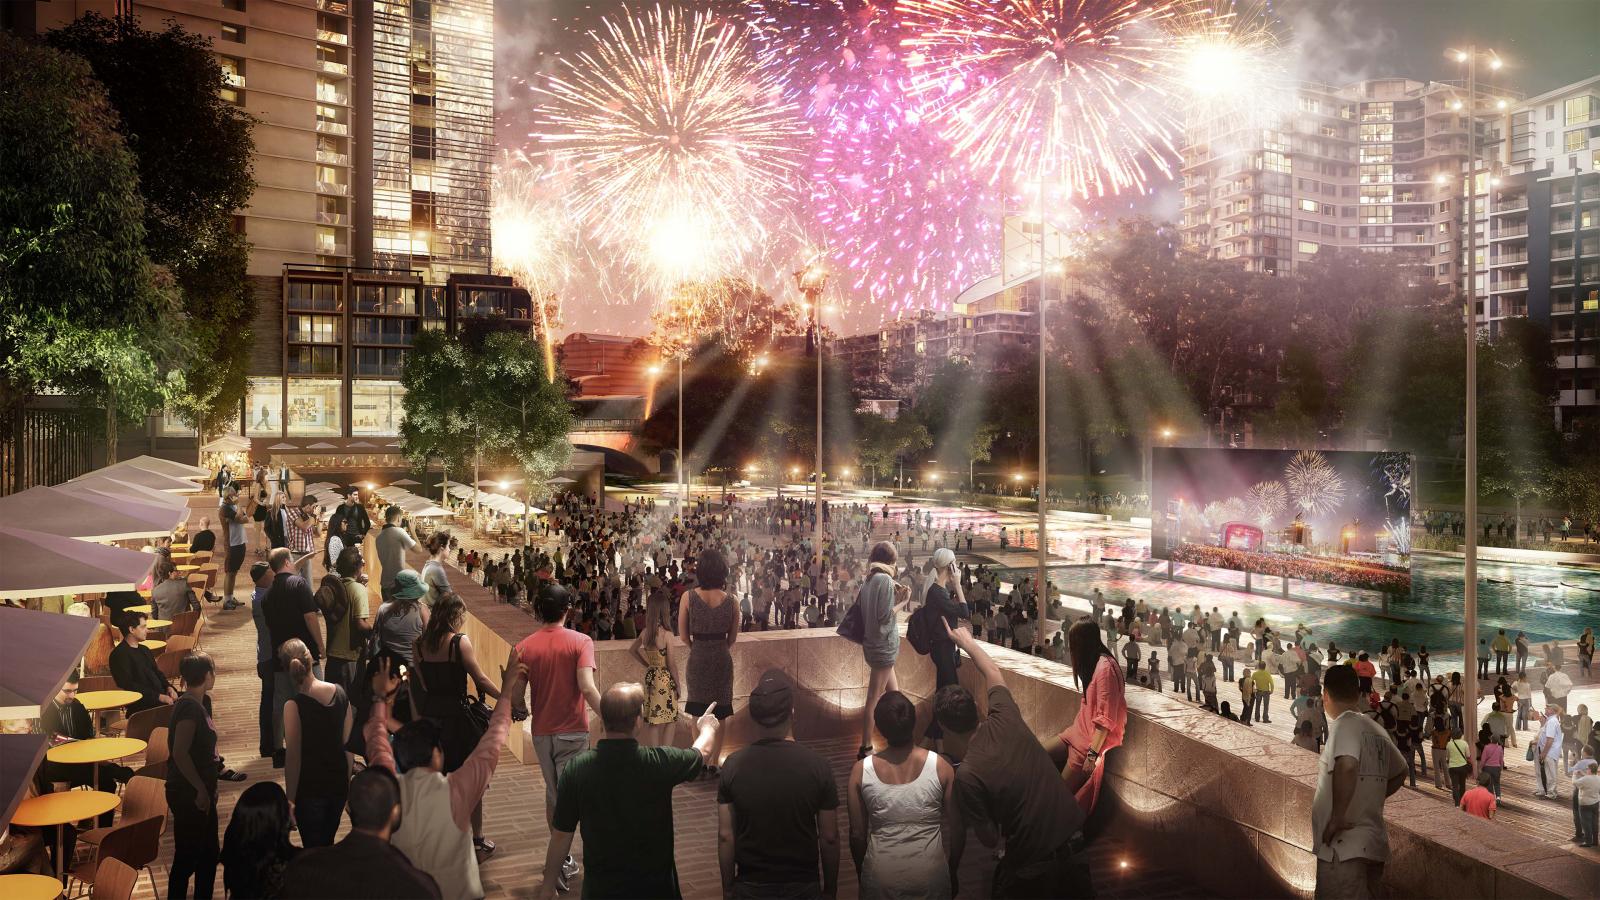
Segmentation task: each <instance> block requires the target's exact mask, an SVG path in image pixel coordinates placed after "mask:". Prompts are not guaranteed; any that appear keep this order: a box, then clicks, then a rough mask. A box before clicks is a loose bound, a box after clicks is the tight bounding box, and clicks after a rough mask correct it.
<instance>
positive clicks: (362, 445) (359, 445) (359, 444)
mask: <svg viewBox="0 0 1600 900" xmlns="http://www.w3.org/2000/svg"><path fill="white" fill-rule="evenodd" d="M345 446H346V447H349V448H350V449H352V450H376V449H378V445H377V444H369V443H367V442H366V441H356V442H355V443H353V444H346V445H345Z"/></svg>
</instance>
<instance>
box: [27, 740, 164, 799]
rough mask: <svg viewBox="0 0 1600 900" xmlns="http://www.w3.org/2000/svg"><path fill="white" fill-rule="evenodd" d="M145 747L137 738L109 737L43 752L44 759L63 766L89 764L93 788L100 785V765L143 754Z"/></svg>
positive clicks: (75, 742) (76, 742)
mask: <svg viewBox="0 0 1600 900" xmlns="http://www.w3.org/2000/svg"><path fill="white" fill-rule="evenodd" d="M146 746H147V745H146V744H145V742H144V741H141V740H139V739H138V738H126V737H109V738H89V739H87V740H82V741H72V742H70V743H66V744H58V745H56V746H54V747H51V748H50V749H49V750H48V751H46V752H45V755H44V758H45V759H48V760H50V761H51V762H53V763H61V764H63V765H75V764H76V765H82V764H84V763H89V764H91V765H93V766H94V781H92V782H90V784H93V785H95V786H97V787H98V786H99V784H100V764H101V763H103V762H111V761H112V760H116V759H122V758H123V757H125V756H132V755H134V754H135V753H143V752H144V750H145V747H146Z"/></svg>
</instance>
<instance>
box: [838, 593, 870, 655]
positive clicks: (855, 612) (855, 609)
mask: <svg viewBox="0 0 1600 900" xmlns="http://www.w3.org/2000/svg"><path fill="white" fill-rule="evenodd" d="M838 633H839V636H840V637H842V638H844V639H845V640H847V641H850V642H851V643H853V644H859V643H861V642H862V641H864V640H866V637H867V623H866V620H865V619H863V618H862V617H861V603H860V601H857V602H856V603H855V605H853V606H851V607H850V608H849V609H847V610H845V613H844V618H843V619H842V620H840V622H839V628H838Z"/></svg>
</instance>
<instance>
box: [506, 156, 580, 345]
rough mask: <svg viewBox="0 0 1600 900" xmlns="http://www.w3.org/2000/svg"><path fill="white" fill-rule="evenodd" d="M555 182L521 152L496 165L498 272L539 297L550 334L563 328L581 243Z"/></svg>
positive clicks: (544, 325) (542, 319)
mask: <svg viewBox="0 0 1600 900" xmlns="http://www.w3.org/2000/svg"><path fill="white" fill-rule="evenodd" d="M553 182H554V179H553V178H552V176H551V174H550V172H549V170H547V169H546V168H545V167H544V166H541V165H538V164H536V163H534V162H533V161H532V160H530V159H529V158H528V156H527V155H526V154H524V153H522V152H521V151H510V152H506V153H502V154H501V155H500V158H499V159H498V160H497V161H496V162H495V167H494V189H493V190H494V202H493V205H492V212H491V216H492V220H493V225H494V262H495V268H497V269H499V270H500V272H501V273H502V274H505V275H510V276H511V277H513V278H515V279H516V280H517V282H518V283H520V284H521V285H522V286H523V287H525V288H527V289H528V292H529V293H530V294H532V295H533V298H534V302H535V304H537V305H538V307H539V309H538V313H539V320H540V321H539V324H540V327H541V328H542V329H543V330H544V331H545V332H546V333H549V332H550V331H551V329H554V328H560V327H561V321H562V315H561V304H562V299H563V294H564V292H565V289H566V287H567V284H568V282H569V280H570V279H571V277H572V274H573V269H574V260H575V258H576V253H577V249H576V247H577V242H578V230H577V227H576V223H575V222H574V221H573V220H572V218H571V217H570V216H569V215H568V214H567V211H566V207H565V206H564V205H563V204H562V203H561V202H560V199H559V190H560V189H559V188H558V187H557V186H555V185H554V183H553Z"/></svg>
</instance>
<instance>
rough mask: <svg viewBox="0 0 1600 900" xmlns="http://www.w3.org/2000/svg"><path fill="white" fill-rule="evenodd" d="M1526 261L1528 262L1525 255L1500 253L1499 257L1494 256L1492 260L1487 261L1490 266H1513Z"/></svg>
mask: <svg viewBox="0 0 1600 900" xmlns="http://www.w3.org/2000/svg"><path fill="white" fill-rule="evenodd" d="M1527 261H1528V254H1526V253H1502V254H1500V255H1499V256H1496V257H1494V258H1493V259H1491V260H1489V265H1491V266H1510V265H1515V264H1516V263H1525V262H1527Z"/></svg>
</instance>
